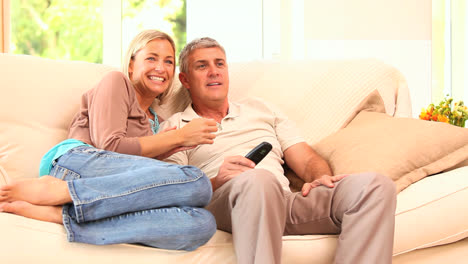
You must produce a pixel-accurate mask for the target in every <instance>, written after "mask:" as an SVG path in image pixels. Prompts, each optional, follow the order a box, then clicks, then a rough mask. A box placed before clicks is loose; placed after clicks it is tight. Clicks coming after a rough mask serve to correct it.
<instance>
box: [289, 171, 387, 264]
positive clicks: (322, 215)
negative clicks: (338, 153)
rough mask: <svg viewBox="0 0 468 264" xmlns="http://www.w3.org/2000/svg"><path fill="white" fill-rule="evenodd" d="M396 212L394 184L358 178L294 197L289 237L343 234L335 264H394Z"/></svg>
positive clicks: (370, 176)
mask: <svg viewBox="0 0 468 264" xmlns="http://www.w3.org/2000/svg"><path fill="white" fill-rule="evenodd" d="M395 207H396V191H395V185H394V183H393V182H392V181H391V180H389V179H388V178H387V177H385V176H383V175H380V174H375V173H362V174H354V175H350V176H347V177H345V178H344V179H342V180H341V181H339V182H338V183H335V187H334V188H327V187H325V186H320V187H317V188H314V189H312V190H311V192H310V193H309V195H308V196H307V197H302V195H301V193H295V194H291V195H289V196H288V198H287V212H290V213H289V214H287V215H288V217H287V219H286V229H285V234H287V235H288V234H290V235H292V234H337V233H340V236H339V239H338V247H337V250H336V255H335V263H391V262H392V249H393V235H394V224H395Z"/></svg>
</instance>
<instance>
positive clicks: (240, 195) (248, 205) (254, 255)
mask: <svg viewBox="0 0 468 264" xmlns="http://www.w3.org/2000/svg"><path fill="white" fill-rule="evenodd" d="M284 201H285V199H284V195H283V189H282V188H281V185H280V184H279V182H278V181H277V180H276V178H275V176H274V175H273V174H272V173H270V172H268V171H266V170H262V169H253V170H249V171H247V172H244V173H242V174H240V175H239V176H237V177H235V178H234V179H232V180H230V181H229V182H227V183H225V184H224V185H223V186H221V187H220V188H219V189H218V190H216V191H215V192H214V194H213V198H212V200H211V203H210V204H209V205H208V206H207V207H206V209H208V210H209V211H210V212H211V213H212V214H213V215H214V216H215V218H216V223H217V226H218V229H221V230H224V231H227V232H231V233H232V234H233V240H234V247H235V251H236V256H237V262H238V263H242V264H244V263H247V264H248V263H272V264H274V263H281V247H282V236H283V230H284V224H285V215H284V214H285V212H286V208H285V203H284Z"/></svg>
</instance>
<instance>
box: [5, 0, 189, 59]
mask: <svg viewBox="0 0 468 264" xmlns="http://www.w3.org/2000/svg"><path fill="white" fill-rule="evenodd" d="M4 1H8V3H7V5H5V6H9V12H10V13H9V14H10V18H11V19H10V30H11V32H10V34H9V36H10V44H9V47H8V48H9V52H10V53H13V54H30V55H35V56H40V57H46V58H52V59H66V60H81V61H88V62H94V63H104V64H109V65H112V66H115V67H119V66H120V62H121V58H122V56H123V54H124V52H125V50H126V48H127V45H128V44H129V42H130V40H131V39H132V38H133V37H134V36H135V35H136V34H137V33H138V32H140V31H141V30H143V29H148V28H155V29H160V30H162V31H164V32H166V33H168V34H169V35H171V36H173V37H174V41H175V42H176V45H177V47H178V49H180V48H181V47H183V46H184V45H185V42H186V33H185V31H186V30H185V24H186V23H185V6H186V4H185V0H138V1H137V0H121V1H116V0H87V1H82V0H67V1H60V0H55V1H54V0H23V1H20V0H18V1H10V0H4ZM177 52H179V51H177Z"/></svg>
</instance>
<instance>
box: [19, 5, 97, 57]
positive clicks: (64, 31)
mask: <svg viewBox="0 0 468 264" xmlns="http://www.w3.org/2000/svg"><path fill="white" fill-rule="evenodd" d="M101 9H102V0H87V1H83V0H67V1H64V0H56V1H53V0H21V1H11V31H12V34H11V42H12V45H11V52H12V53H15V54H30V55H35V56H40V57H46V58H52V59H66V60H81V61H89V62H95V63H101V62H102V34H103V31H102V28H103V27H102V15H101V12H102V10H101Z"/></svg>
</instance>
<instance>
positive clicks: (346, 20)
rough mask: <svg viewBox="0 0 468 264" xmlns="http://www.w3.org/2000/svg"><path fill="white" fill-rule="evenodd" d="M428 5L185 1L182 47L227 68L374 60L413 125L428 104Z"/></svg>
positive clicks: (365, 0)
mask: <svg viewBox="0 0 468 264" xmlns="http://www.w3.org/2000/svg"><path fill="white" fill-rule="evenodd" d="M431 18H432V16H431V0H352V1H350V0H327V1H323V0H263V1H262V0H237V1H228V0H188V1H187V40H188V41H190V40H192V39H193V38H195V37H201V36H212V37H214V38H216V39H218V40H219V41H220V42H221V43H222V44H223V45H224V46H225V48H226V50H227V53H228V59H229V60H230V61H245V60H255V59H282V60H301V59H343V58H368V57H372V58H378V59H381V60H383V61H384V62H386V63H388V64H391V65H393V66H395V67H396V68H398V69H399V70H400V71H401V72H402V73H403V74H404V75H405V77H406V79H407V81H408V85H409V88H410V93H411V99H412V104H413V115H414V116H415V117H416V116H417V115H418V114H419V112H420V110H421V108H422V107H426V106H427V105H428V104H429V103H430V102H431V79H432V77H431V23H432V22H431V21H432V20H431Z"/></svg>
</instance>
